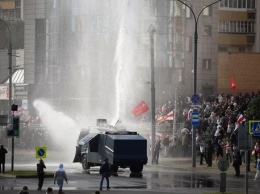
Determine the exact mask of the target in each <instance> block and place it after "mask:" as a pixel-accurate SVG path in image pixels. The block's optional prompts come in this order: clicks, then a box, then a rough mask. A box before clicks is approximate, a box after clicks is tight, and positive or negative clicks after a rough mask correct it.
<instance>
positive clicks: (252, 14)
mask: <svg viewBox="0 0 260 194" xmlns="http://www.w3.org/2000/svg"><path fill="white" fill-rule="evenodd" d="M259 8H260V3H259V2H257V1H256V0H232V1H228V0H225V1H222V2H221V3H220V7H219V26H218V30H219V46H218V50H219V51H220V52H259V45H260V44H259V33H260V32H259V30H258V28H257V27H259V13H258V14H257V10H259Z"/></svg>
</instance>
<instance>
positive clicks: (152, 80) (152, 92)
mask: <svg viewBox="0 0 260 194" xmlns="http://www.w3.org/2000/svg"><path fill="white" fill-rule="evenodd" d="M148 31H149V33H150V44H151V109H152V126H151V128H152V129H151V136H152V143H151V144H152V145H151V149H152V150H151V151H152V160H153V158H154V148H155V86H154V33H155V32H156V30H155V28H154V26H153V25H151V26H150V28H149V30H148ZM152 162H153V161H152Z"/></svg>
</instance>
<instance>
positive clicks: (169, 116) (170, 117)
mask: <svg viewBox="0 0 260 194" xmlns="http://www.w3.org/2000/svg"><path fill="white" fill-rule="evenodd" d="M173 116H174V114H173V111H171V112H169V113H168V114H167V115H164V116H161V117H159V118H158V119H157V123H158V124H160V123H162V122H164V121H172V120H173Z"/></svg>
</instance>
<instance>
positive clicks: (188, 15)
mask: <svg viewBox="0 0 260 194" xmlns="http://www.w3.org/2000/svg"><path fill="white" fill-rule="evenodd" d="M188 6H189V7H190V8H191V9H192V5H188ZM185 8H186V18H191V10H190V9H189V8H188V7H185Z"/></svg>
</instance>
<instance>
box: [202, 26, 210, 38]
mask: <svg viewBox="0 0 260 194" xmlns="http://www.w3.org/2000/svg"><path fill="white" fill-rule="evenodd" d="M203 27H204V31H203V35H204V36H211V26H210V25H204V26H203Z"/></svg>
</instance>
